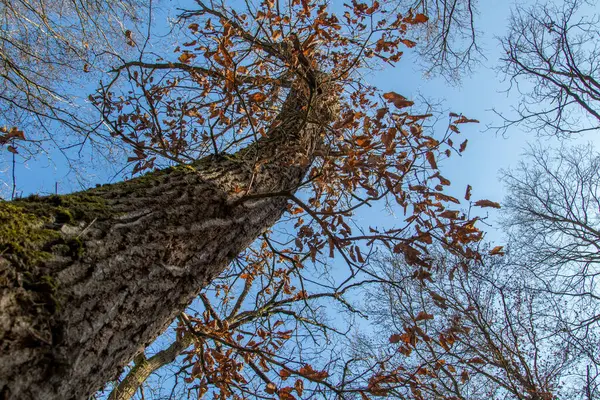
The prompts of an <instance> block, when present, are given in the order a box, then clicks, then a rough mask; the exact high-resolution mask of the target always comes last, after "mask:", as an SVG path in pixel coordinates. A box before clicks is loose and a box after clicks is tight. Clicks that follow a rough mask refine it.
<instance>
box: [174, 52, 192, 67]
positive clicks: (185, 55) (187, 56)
mask: <svg viewBox="0 0 600 400" xmlns="http://www.w3.org/2000/svg"><path fill="white" fill-rule="evenodd" d="M194 58H196V55H194V54H191V53H187V52H185V53H182V54H181V55H180V56H179V58H178V60H179V61H181V62H182V63H184V64H189V63H190V61H191V60H193V59H194Z"/></svg>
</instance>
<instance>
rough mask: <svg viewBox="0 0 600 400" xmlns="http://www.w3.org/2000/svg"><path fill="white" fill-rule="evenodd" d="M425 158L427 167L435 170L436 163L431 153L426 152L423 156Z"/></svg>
mask: <svg viewBox="0 0 600 400" xmlns="http://www.w3.org/2000/svg"><path fill="white" fill-rule="evenodd" d="M425 157H427V161H428V162H429V165H431V168H433V169H437V163H436V162H435V155H434V154H433V153H432V152H431V151H428V152H427V154H426V155H425Z"/></svg>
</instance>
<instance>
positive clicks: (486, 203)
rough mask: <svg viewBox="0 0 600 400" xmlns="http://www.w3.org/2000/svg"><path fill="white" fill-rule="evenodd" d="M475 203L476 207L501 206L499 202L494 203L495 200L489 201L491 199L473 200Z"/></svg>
mask: <svg viewBox="0 0 600 400" xmlns="http://www.w3.org/2000/svg"><path fill="white" fill-rule="evenodd" d="M475 205H476V206H477V207H481V208H485V207H492V208H501V207H500V204H499V203H496V202H495V201H491V200H477V201H476V202H475Z"/></svg>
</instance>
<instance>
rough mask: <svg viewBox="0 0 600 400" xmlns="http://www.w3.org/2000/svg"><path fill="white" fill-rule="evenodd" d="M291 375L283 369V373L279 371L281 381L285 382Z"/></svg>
mask: <svg viewBox="0 0 600 400" xmlns="http://www.w3.org/2000/svg"><path fill="white" fill-rule="evenodd" d="M290 375H292V373H291V372H290V371H289V370H287V369H282V370H281V371H279V376H280V377H281V379H283V380H284V381H285V380H286V379H287V378H289V377H290Z"/></svg>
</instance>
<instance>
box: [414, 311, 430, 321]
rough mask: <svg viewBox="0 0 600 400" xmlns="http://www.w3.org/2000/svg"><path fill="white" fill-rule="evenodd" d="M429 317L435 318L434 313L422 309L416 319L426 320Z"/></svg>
mask: <svg viewBox="0 0 600 400" xmlns="http://www.w3.org/2000/svg"><path fill="white" fill-rule="evenodd" d="M429 319H433V314H427V313H426V312H425V311H421V312H420V313H418V314H417V317H416V318H415V321H425V320H429Z"/></svg>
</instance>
